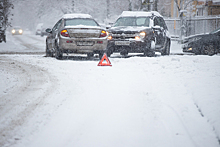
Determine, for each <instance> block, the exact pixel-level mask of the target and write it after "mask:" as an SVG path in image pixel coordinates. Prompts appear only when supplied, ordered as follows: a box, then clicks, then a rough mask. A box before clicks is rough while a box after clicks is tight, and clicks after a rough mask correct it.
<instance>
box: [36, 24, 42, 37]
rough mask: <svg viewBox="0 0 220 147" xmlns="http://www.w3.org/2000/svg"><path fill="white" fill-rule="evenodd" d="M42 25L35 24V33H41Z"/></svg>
mask: <svg viewBox="0 0 220 147" xmlns="http://www.w3.org/2000/svg"><path fill="white" fill-rule="evenodd" d="M43 25H44V24H43V23H39V24H37V27H36V30H35V34H36V35H41V30H42V28H43Z"/></svg>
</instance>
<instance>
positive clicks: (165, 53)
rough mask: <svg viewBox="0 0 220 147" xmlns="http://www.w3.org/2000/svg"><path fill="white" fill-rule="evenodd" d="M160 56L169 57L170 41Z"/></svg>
mask: <svg viewBox="0 0 220 147" xmlns="http://www.w3.org/2000/svg"><path fill="white" fill-rule="evenodd" d="M161 55H163V56H164V55H170V41H168V42H167V43H166V47H165V49H164V50H163V51H162V52H161Z"/></svg>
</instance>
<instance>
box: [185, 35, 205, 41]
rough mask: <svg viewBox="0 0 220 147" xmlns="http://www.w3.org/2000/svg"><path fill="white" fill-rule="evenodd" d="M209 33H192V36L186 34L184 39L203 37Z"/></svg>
mask: <svg viewBox="0 0 220 147" xmlns="http://www.w3.org/2000/svg"><path fill="white" fill-rule="evenodd" d="M207 35H209V34H198V35H192V36H188V37H185V38H184V40H191V39H193V38H202V37H205V36H207Z"/></svg>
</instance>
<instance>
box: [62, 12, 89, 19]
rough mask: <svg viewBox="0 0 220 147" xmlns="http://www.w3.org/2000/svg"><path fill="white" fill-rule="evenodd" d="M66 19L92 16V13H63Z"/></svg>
mask: <svg viewBox="0 0 220 147" xmlns="http://www.w3.org/2000/svg"><path fill="white" fill-rule="evenodd" d="M62 18H64V19H68V18H92V16H91V15H89V14H81V13H73V14H65V15H63V17H62Z"/></svg>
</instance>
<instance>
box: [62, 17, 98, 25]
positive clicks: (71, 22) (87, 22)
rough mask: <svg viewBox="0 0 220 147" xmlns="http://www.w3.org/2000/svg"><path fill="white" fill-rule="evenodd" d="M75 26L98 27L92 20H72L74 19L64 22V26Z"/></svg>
mask: <svg viewBox="0 0 220 147" xmlns="http://www.w3.org/2000/svg"><path fill="white" fill-rule="evenodd" d="M77 25H85V26H99V25H98V23H97V22H96V21H95V20H93V19H86V18H74V19H66V20H65V26H77Z"/></svg>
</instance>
